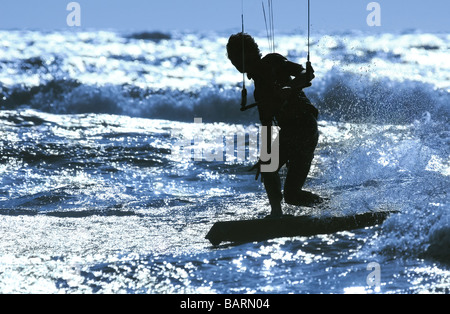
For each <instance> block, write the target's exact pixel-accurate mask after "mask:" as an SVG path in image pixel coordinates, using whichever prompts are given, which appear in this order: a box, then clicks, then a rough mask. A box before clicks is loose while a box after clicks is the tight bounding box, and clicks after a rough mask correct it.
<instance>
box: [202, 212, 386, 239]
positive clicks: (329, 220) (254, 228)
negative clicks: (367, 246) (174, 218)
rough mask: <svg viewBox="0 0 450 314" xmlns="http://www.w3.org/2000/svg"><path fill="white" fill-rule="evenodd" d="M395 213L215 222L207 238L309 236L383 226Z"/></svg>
mask: <svg viewBox="0 0 450 314" xmlns="http://www.w3.org/2000/svg"><path fill="white" fill-rule="evenodd" d="M392 213H395V212H394V211H386V212H370V213H364V214H358V215H354V216H343V217H325V218H315V217H311V216H282V217H279V218H263V219H253V220H236V221H221V222H216V223H215V224H214V225H213V226H212V228H211V230H210V231H209V232H208V234H207V235H206V237H205V238H206V239H208V240H209V241H210V242H211V244H213V245H219V244H220V243H221V242H234V243H245V242H253V241H263V240H268V239H273V238H280V237H295V236H312V235H316V234H329V233H335V232H338V231H344V230H354V229H360V228H365V227H369V226H374V225H377V224H380V223H382V222H383V221H385V220H386V218H387V217H388V216H389V215H390V214H392Z"/></svg>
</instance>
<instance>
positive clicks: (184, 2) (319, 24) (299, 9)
mask: <svg viewBox="0 0 450 314" xmlns="http://www.w3.org/2000/svg"><path fill="white" fill-rule="evenodd" d="M242 1H243V3H244V16H245V27H246V29H247V30H265V24H264V17H263V11H262V4H261V2H262V1H261V0H160V1H156V0H78V1H76V2H78V3H79V4H80V7H81V13H80V17H81V28H86V29H117V30H139V31H144V30H148V31H171V30H193V31H198V30H202V31H210V30H212V31H222V30H239V29H240V27H241V11H242V9H241V8H242ZM70 2H71V0H39V1H37V0H2V4H1V6H0V7H1V8H0V29H50V30H51V29H64V28H70V27H69V26H68V25H67V22H66V18H67V15H68V14H69V13H70V12H69V11H67V4H68V3H70ZM264 2H265V3H266V10H267V0H264ZM310 2H311V24H312V26H311V27H312V28H311V30H312V31H314V30H318V31H330V32H331V31H347V30H355V29H356V30H364V31H374V32H393V31H394V32H395V31H403V30H407V29H418V30H422V31H427V32H436V31H438V32H450V19H449V12H450V0H408V1H407V0H378V1H375V2H377V3H379V4H380V8H381V13H380V18H381V20H380V21H381V26H373V27H369V26H368V25H367V21H366V19H367V16H368V14H370V13H371V12H370V11H368V10H367V5H368V4H369V3H370V2H374V1H372V0H310ZM273 7H274V24H275V29H276V30H278V31H292V30H303V31H304V30H305V29H306V27H307V20H306V18H307V0H273Z"/></svg>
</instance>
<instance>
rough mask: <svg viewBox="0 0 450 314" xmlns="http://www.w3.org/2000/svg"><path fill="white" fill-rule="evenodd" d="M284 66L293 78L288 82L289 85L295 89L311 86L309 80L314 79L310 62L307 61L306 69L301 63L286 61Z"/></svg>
mask: <svg viewBox="0 0 450 314" xmlns="http://www.w3.org/2000/svg"><path fill="white" fill-rule="evenodd" d="M286 67H287V69H288V71H289V74H290V75H291V76H294V79H293V80H292V82H291V83H290V87H291V88H293V89H295V90H301V89H303V88H305V87H309V86H311V85H312V84H311V81H312V80H313V79H314V77H315V76H314V69H313V67H312V66H311V63H307V65H306V71H305V69H304V68H303V66H302V65H301V64H298V63H294V62H290V61H286Z"/></svg>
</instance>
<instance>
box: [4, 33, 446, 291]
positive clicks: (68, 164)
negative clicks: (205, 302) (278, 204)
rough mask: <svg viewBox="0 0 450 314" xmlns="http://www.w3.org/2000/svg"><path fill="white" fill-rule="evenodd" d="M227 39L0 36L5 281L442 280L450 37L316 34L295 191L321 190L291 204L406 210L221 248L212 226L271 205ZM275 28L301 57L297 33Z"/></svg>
mask: <svg viewBox="0 0 450 314" xmlns="http://www.w3.org/2000/svg"><path fill="white" fill-rule="evenodd" d="M230 33H231V32H223V33H220V32H218V33H217V32H216V33H213V32H204V33H192V32H175V31H174V32H171V33H167V34H162V33H158V32H141V33H133V32H117V31H78V32H73V31H31V30H16V31H0V135H1V136H0V238H1V241H0V293H449V289H450V250H449V248H450V207H449V206H450V205H449V196H448V191H449V188H450V158H449V156H450V154H449V153H450V129H449V125H450V124H449V122H450V121H449V120H450V50H449V49H450V35H449V34H446V33H433V34H432V33H422V32H419V31H407V32H402V33H400V32H399V33H395V34H394V33H387V34H378V35H374V34H364V33H361V32H346V33H336V34H325V33H324V34H315V35H314V37H313V38H312V42H313V46H312V50H311V57H312V62H313V66H314V68H315V70H316V79H315V80H314V82H313V86H312V87H310V88H308V89H306V90H305V92H306V94H307V96H308V97H309V98H310V99H311V100H312V101H313V102H314V103H315V105H316V107H317V108H318V109H319V110H320V121H319V128H320V134H321V135H320V141H319V145H318V148H317V151H316V156H315V159H314V162H313V166H312V169H311V173H310V177H309V179H308V181H307V183H306V186H305V188H306V189H307V190H310V191H314V192H315V193H318V194H320V195H322V196H324V197H326V198H328V199H329V201H328V202H327V204H326V206H322V207H318V208H312V209H311V208H302V207H294V206H287V205H286V206H284V211H285V212H286V213H290V214H296V215H313V216H319V217H320V216H339V215H353V214H356V213H363V212H367V211H384V210H396V211H398V213H396V214H392V215H391V216H390V218H388V219H387V220H386V221H385V222H384V223H383V224H381V225H378V226H374V227H370V228H366V229H360V230H352V231H346V232H338V233H335V234H328V235H317V236H312V237H294V238H280V239H274V240H268V241H263V242H255V243H247V244H241V245H222V246H219V247H213V246H211V244H210V243H209V242H208V241H207V240H206V239H205V238H204V237H205V235H206V233H207V232H208V230H209V229H210V228H211V226H212V225H213V223H214V222H216V221H221V220H234V219H247V218H257V217H263V216H264V215H266V214H268V212H269V210H270V208H269V204H268V201H267V198H266V195H265V191H264V188H263V186H262V184H261V182H259V181H255V180H254V173H251V172H249V171H248V169H249V168H250V167H251V166H252V164H253V162H254V158H256V156H257V155H256V151H255V147H256V146H255V143H254V134H255V132H257V130H258V129H257V126H258V118H257V113H256V112H255V110H249V111H246V112H244V113H242V112H240V111H239V103H240V87H241V84H242V83H241V80H242V76H241V75H240V74H239V73H238V72H237V71H236V70H235V69H234V68H233V67H232V65H231V64H230V63H229V61H228V60H227V58H226V53H225V45H226V42H227V39H228V36H229V35H230ZM253 35H255V36H256V39H257V41H258V42H259V44H260V47H261V49H262V52H263V53H264V54H265V53H268V52H269V51H268V46H267V40H266V38H265V34H262V33H261V34H253ZM276 41H277V52H279V53H281V54H283V55H285V56H287V57H288V58H289V59H290V60H292V61H294V62H299V63H303V64H304V63H305V59H306V47H305V43H306V40H305V36H304V34H299V33H283V34H279V35H277V38H276ZM247 84H248V85H250V86H251V83H250V82H247ZM249 88H250V90H249V95H250V94H251V92H252V90H251V87H249ZM250 101H251V96H249V102H250ZM195 118H201V119H202V120H201V121H202V123H201V124H200V123H194V121H197V122H198V121H199V120H194V119H195ZM226 138H228V139H231V140H234V139H236V144H235V145H236V147H235V146H234V144H233V146H228V148H230V147H231V148H230V149H231V153H229V154H228V153H226V152H227V151H226V149H227V147H225V145H224V142H225V140H224V139H226ZM180 141H184V143H189V144H190V145H191V146H190V147H188V149H190V150H191V151H192V158H187V157H186V156H184V157H183V156H181V157H182V158H180V155H179V154H177V151H179V149H180V148H181V147H180V144H179V143H180ZM233 150H236V153H235V155H234V157H235V158H233V154H234V153H233ZM228 152H229V151H228ZM239 154H243V155H239ZM211 155H214V156H215V157H217V158H216V159H214V158H208V156H211ZM239 156H245V158H238V157H239ZM374 272H375V274H376V276H377V277H374V276H375V275H374ZM371 278H375V279H376V280H375V281H371Z"/></svg>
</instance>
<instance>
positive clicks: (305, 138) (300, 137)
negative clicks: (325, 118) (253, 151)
mask: <svg viewBox="0 0 450 314" xmlns="http://www.w3.org/2000/svg"><path fill="white" fill-rule="evenodd" d="M311 121H312V122H314V121H313V120H311ZM318 140H319V133H318V131H317V124H314V123H311V126H309V128H307V129H306V130H302V132H299V133H298V134H297V136H295V135H293V136H291V137H290V145H289V147H290V150H289V151H288V154H287V156H288V157H287V158H288V160H289V164H288V172H287V175H286V180H285V184H284V200H285V202H286V203H288V204H291V205H297V206H312V205H314V204H317V203H320V202H322V199H321V198H320V197H319V196H318V195H315V194H313V193H311V192H307V191H303V190H302V188H303V185H304V184H305V181H306V178H307V177H308V173H309V171H310V169H311V163H312V160H313V158H314V150H315V149H316V146H317V143H318Z"/></svg>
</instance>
